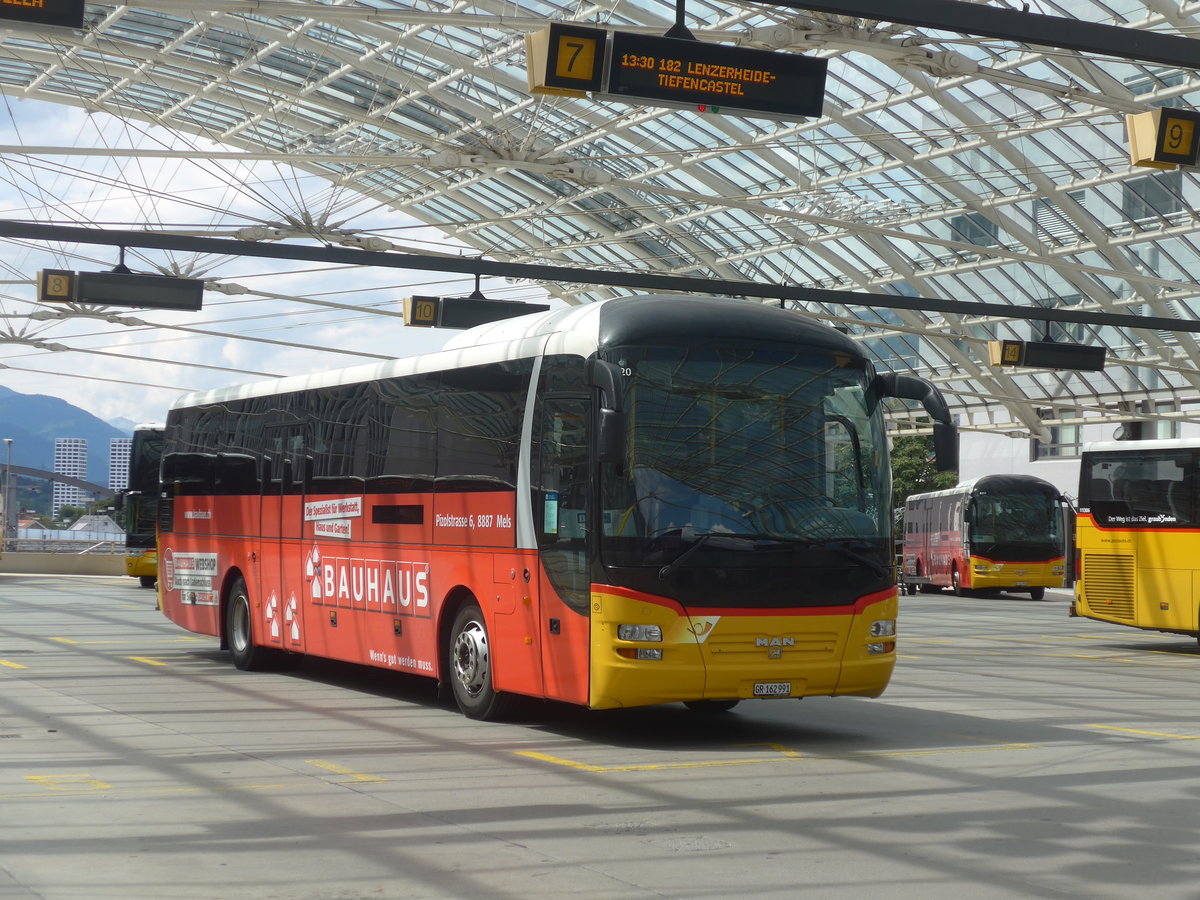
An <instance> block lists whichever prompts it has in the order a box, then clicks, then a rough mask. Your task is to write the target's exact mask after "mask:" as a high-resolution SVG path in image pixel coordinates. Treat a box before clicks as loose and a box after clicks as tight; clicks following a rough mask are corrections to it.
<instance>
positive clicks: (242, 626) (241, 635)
mask: <svg viewBox="0 0 1200 900" xmlns="http://www.w3.org/2000/svg"><path fill="white" fill-rule="evenodd" d="M229 643H230V645H231V646H232V647H233V649H234V650H235V651H236V652H237V653H241V652H242V651H243V650H245V649H246V648H247V647H248V646H249V645H250V604H249V603H247V602H246V598H245V597H234V598H233V618H232V620H231V621H230V629H229Z"/></svg>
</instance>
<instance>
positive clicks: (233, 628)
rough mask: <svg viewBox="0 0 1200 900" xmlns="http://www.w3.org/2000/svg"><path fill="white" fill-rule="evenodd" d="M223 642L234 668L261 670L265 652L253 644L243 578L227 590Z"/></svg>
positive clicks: (248, 605) (247, 596) (248, 604)
mask: <svg viewBox="0 0 1200 900" xmlns="http://www.w3.org/2000/svg"><path fill="white" fill-rule="evenodd" d="M225 640H226V642H227V643H228V644H229V653H230V655H231V656H233V664H234V665H235V666H237V667H238V668H239V669H245V670H246V671H251V670H253V669H259V668H262V666H263V662H264V660H265V657H266V652H267V651H266V650H265V649H264V648H262V647H257V646H255V644H254V628H253V625H252V621H251V614H250V592H249V591H247V590H246V580H245V579H244V578H237V579H235V580H234V582H233V584H232V585H230V588H229V599H228V600H227V601H226V604H225Z"/></svg>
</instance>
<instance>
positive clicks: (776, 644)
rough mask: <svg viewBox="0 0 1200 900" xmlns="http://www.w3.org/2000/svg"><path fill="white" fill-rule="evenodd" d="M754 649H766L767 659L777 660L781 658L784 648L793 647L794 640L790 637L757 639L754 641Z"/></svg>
mask: <svg viewBox="0 0 1200 900" xmlns="http://www.w3.org/2000/svg"><path fill="white" fill-rule="evenodd" d="M754 646H755V647H766V648H767V659H779V658H780V657H781V656H783V648H784V647H795V646H796V639H795V638H790V637H782V638H781V637H757V638H755V639H754Z"/></svg>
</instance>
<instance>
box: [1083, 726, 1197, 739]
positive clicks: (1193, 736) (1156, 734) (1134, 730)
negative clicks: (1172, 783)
mask: <svg viewBox="0 0 1200 900" xmlns="http://www.w3.org/2000/svg"><path fill="white" fill-rule="evenodd" d="M1088 727H1089V728H1099V729H1101V730H1102V731H1120V732H1123V733H1125V734H1144V735H1146V736H1147V737H1164V738H1174V739H1175V740H1178V741H1200V735H1196V734H1170V733H1168V732H1165V731H1143V730H1142V729H1140V728H1121V727H1119V726H1117V725H1089V726H1088Z"/></svg>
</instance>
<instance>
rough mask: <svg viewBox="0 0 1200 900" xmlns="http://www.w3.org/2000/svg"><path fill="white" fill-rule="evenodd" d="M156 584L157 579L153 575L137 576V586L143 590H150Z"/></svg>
mask: <svg viewBox="0 0 1200 900" xmlns="http://www.w3.org/2000/svg"><path fill="white" fill-rule="evenodd" d="M157 583H158V578H156V577H155V576H154V575H139V576H138V584H140V585H141V586H142V587H144V588H152V587H154V585H156V584H157Z"/></svg>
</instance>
